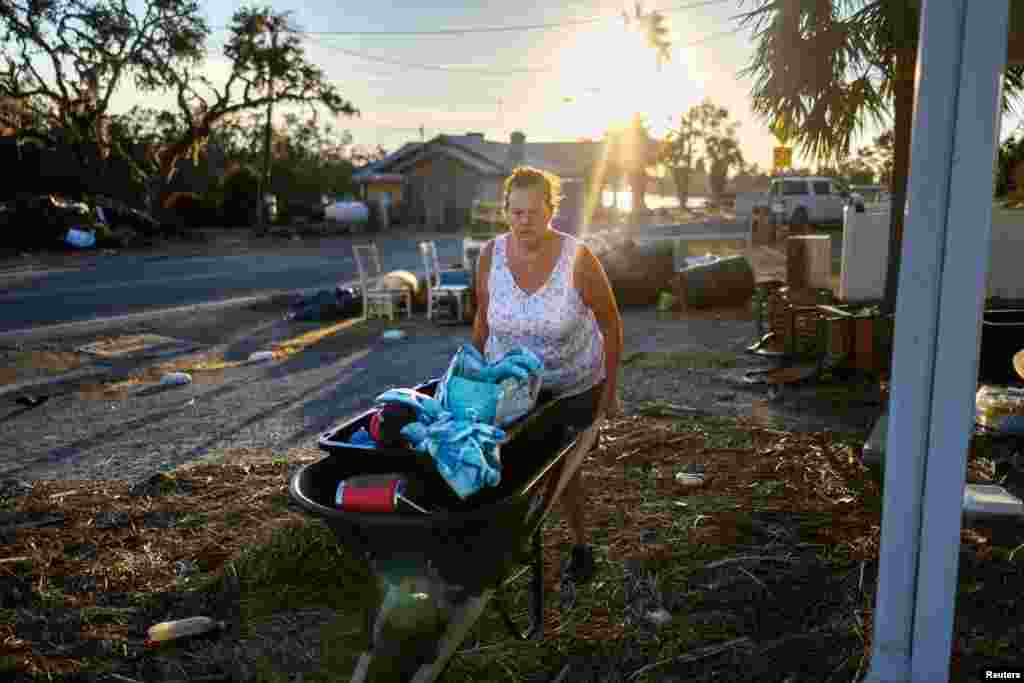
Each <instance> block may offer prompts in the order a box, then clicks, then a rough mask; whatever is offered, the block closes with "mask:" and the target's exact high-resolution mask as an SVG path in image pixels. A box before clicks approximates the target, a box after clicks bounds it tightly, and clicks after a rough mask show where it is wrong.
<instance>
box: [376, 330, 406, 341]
mask: <svg viewBox="0 0 1024 683" xmlns="http://www.w3.org/2000/svg"><path fill="white" fill-rule="evenodd" d="M380 338H381V339H384V340H385V341H397V340H399V339H405V331H403V330H384V333H383V334H382V335H380Z"/></svg>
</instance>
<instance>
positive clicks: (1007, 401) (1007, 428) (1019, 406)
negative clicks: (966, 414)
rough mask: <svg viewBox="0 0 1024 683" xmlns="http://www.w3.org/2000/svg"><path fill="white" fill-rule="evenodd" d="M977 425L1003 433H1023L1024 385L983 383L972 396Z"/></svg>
mask: <svg viewBox="0 0 1024 683" xmlns="http://www.w3.org/2000/svg"><path fill="white" fill-rule="evenodd" d="M974 405H975V409H976V417H975V420H976V421H977V423H978V424H979V425H981V426H982V427H985V428H987V429H991V430H993V431H997V432H1002V433H1004V434H1024V387H1002V386H991V385H983V386H982V387H981V388H980V389H978V393H977V394H976V395H975V397H974Z"/></svg>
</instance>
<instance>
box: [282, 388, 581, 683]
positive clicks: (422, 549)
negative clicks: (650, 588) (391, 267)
mask: <svg viewBox="0 0 1024 683" xmlns="http://www.w3.org/2000/svg"><path fill="white" fill-rule="evenodd" d="M438 383H439V380H436V379H435V380H431V381H429V382H427V383H425V384H422V385H420V386H417V387H415V388H416V390H417V391H420V392H423V393H425V394H428V395H432V394H433V393H434V390H435V389H436V388H437V386H438ZM561 405H562V401H559V400H555V401H549V402H546V403H542V404H541V405H539V406H538V407H537V408H536V409H534V410H533V411H532V412H531V413H530V414H529V415H527V416H526V417H524V418H523V419H521V420H520V421H518V422H517V423H515V424H513V425H511V426H509V427H507V428H506V429H505V432H506V433H507V434H508V439H507V440H506V442H505V443H503V444H502V446H501V451H500V456H501V462H502V472H501V482H500V483H499V485H498V486H496V487H493V488H485V489H483V490H482V491H479V492H477V493H475V494H473V495H471V496H469V497H468V498H466V499H465V500H460V499H459V498H458V497H457V496H455V495H454V493H452V492H451V490H450V489H449V488H448V486H447V484H446V483H445V482H444V480H443V479H442V478H441V476H440V475H439V474H438V473H437V471H436V468H435V467H434V466H433V463H432V461H431V460H430V458H429V456H427V455H425V454H421V453H418V452H416V451H413V450H411V449H406V448H375V447H366V446H359V445H353V444H350V443H348V441H349V440H350V438H351V436H352V435H353V434H355V432H356V431H358V430H359V429H360V428H361V427H362V428H368V426H369V422H370V418H371V415H372V414H373V410H372V409H370V410H367V411H366V412H364V413H363V414H361V415H359V416H357V417H355V418H354V419H352V420H350V421H348V422H347V423H345V424H342V425H340V426H338V427H336V428H334V429H331V430H329V431H327V432H325V433H324V434H323V435H321V437H320V439H319V446H320V448H321V449H323V450H325V451H327V452H328V453H329V455H328V456H327V457H325V458H323V459H322V460H319V461H317V462H315V463H311V464H308V465H305V466H303V467H302V468H300V469H299V470H297V471H296V472H295V473H294V474H293V475H292V478H291V481H290V485H289V494H290V496H291V498H292V499H293V500H294V501H295V502H296V503H297V504H298V505H299V506H300V507H301V508H302V509H303V510H304V511H305V512H307V513H309V514H311V515H315V516H316V517H319V518H320V519H322V520H323V521H324V522H325V523H326V524H327V526H328V527H330V528H331V530H332V531H334V534H335V535H336V536H337V538H338V541H339V543H340V544H341V545H342V546H343V547H344V548H346V549H347V550H349V551H350V552H352V553H353V554H355V555H356V556H358V557H360V558H361V559H362V560H363V561H364V562H365V563H366V564H367V566H368V568H369V569H370V572H371V574H372V575H373V576H374V577H375V579H376V582H377V591H378V597H379V598H380V599H379V600H377V602H376V605H375V606H374V605H371V606H369V607H368V608H367V609H366V615H365V616H366V620H365V624H364V634H365V636H366V647H365V650H364V651H363V652H362V654H361V655H360V657H359V660H358V663H357V664H356V668H355V671H354V672H353V674H352V678H351V681H352V683H363V682H364V681H367V680H375V679H372V678H371V675H372V674H371V672H372V670H373V669H374V666H375V664H380V663H381V661H382V660H386V661H387V662H388V665H389V666H392V667H393V666H394V664H395V661H396V660H401V664H400V667H399V668H400V669H401V675H402V676H403V678H404V680H410V681H413V683H431V682H433V681H435V680H437V679H438V677H439V676H440V675H441V674H442V673H443V671H444V670H445V668H446V667H447V665H448V663H449V661H450V660H451V658H452V656H453V655H454V654H455V651H456V649H457V648H458V647H459V646H460V645H461V643H462V641H463V640H464V639H465V638H466V636H467V635H468V633H469V631H470V629H471V628H472V626H473V625H474V624H475V623H476V621H477V620H478V619H479V618H480V616H481V615H482V614H483V612H484V609H485V608H486V607H487V605H488V604H489V603H490V601H491V600H492V598H493V599H495V600H494V604H495V605H496V606H497V608H498V610H499V611H500V613H501V616H502V618H503V621H504V623H505V625H506V626H507V627H508V629H509V631H510V632H511V633H512V634H513V636H514V637H516V638H518V639H522V640H530V639H535V640H539V639H541V638H542V637H543V621H544V589H543V566H544V565H543V559H542V554H541V536H540V534H541V529H542V526H543V523H544V520H545V518H546V517H547V515H548V514H549V513H550V511H551V510H552V508H553V506H554V504H555V503H556V502H557V501H558V499H559V498H560V496H561V494H562V492H563V490H564V487H565V485H566V484H567V483H568V481H569V478H570V477H571V476H572V474H573V473H574V472H575V471H576V470H577V469H578V468H579V466H580V463H581V462H582V461H583V458H584V457H585V456H586V454H587V453H588V452H589V451H590V450H591V448H592V447H593V445H594V443H595V441H596V438H597V434H598V425H597V424H595V425H593V426H591V427H590V428H589V429H587V430H586V431H584V432H582V433H580V434H576V433H574V432H572V431H570V430H567V429H566V428H565V427H564V425H563V420H561V419H560V417H561V414H560V410H559V408H560V407H561ZM392 472H395V473H398V472H401V473H406V474H408V475H409V476H410V477H412V478H413V480H414V481H415V486H413V485H412V484H410V487H409V489H408V490H407V495H408V496H409V497H410V499H414V500H415V503H416V507H419V508H423V509H425V510H426V512H423V511H418V510H416V509H414V508H412V507H410V508H409V509H402V508H400V509H397V510H396V511H395V512H388V513H357V512H349V511H343V510H340V509H338V508H337V507H336V506H335V504H334V495H335V491H336V489H337V485H338V483H339V481H341V480H344V479H346V478H348V477H351V476H353V475H357V474H381V473H392ZM517 570H518V571H517ZM528 571H532V577H531V582H530V590H529V593H528V596H529V609H528V612H529V615H530V617H529V620H530V623H529V626H528V627H527V628H525V629H524V628H520V626H519V625H517V624H516V623H515V620H514V619H513V618H512V616H511V615H510V614H509V609H508V604H507V599H506V595H505V593H506V592H507V587H508V586H509V585H510V584H511V583H512V582H513V581H515V580H517V579H518V578H519V577H520V576H522V575H523V574H525V573H526V572H528ZM513 572H515V573H514V574H513ZM410 605H411V606H412V607H411V608H410ZM395 614H399V615H404V616H403V617H402V618H401V619H400V620H399V619H397V618H393V617H394V615H395ZM410 614H412V615H413V616H412V617H411V618H410V616H409V615H410ZM395 621H401V625H400V628H399V629H398V630H399V631H402V629H404V632H403V633H402V634H401V635H400V636H397V637H392V638H386V637H384V636H385V634H386V633H389V632H393V631H395V628H396V627H395V624H394V623H393V622H395ZM414 642H415V643H417V644H416V645H413V643H414Z"/></svg>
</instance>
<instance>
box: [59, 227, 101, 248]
mask: <svg viewBox="0 0 1024 683" xmlns="http://www.w3.org/2000/svg"><path fill="white" fill-rule="evenodd" d="M64 241H65V242H67V243H68V244H70V245H71V246H72V247H77V248H78V249H88V248H89V247H95V246H96V233H95V232H92V231H91V230H83V229H80V228H68V232H67V234H66V235H65V236H64Z"/></svg>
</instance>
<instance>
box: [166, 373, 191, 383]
mask: <svg viewBox="0 0 1024 683" xmlns="http://www.w3.org/2000/svg"><path fill="white" fill-rule="evenodd" d="M160 384H163V385H164V386H179V385H182V384H192V375H190V374H188V373H187V372H170V373H168V374H166V375H164V376H163V377H161V378H160Z"/></svg>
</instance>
